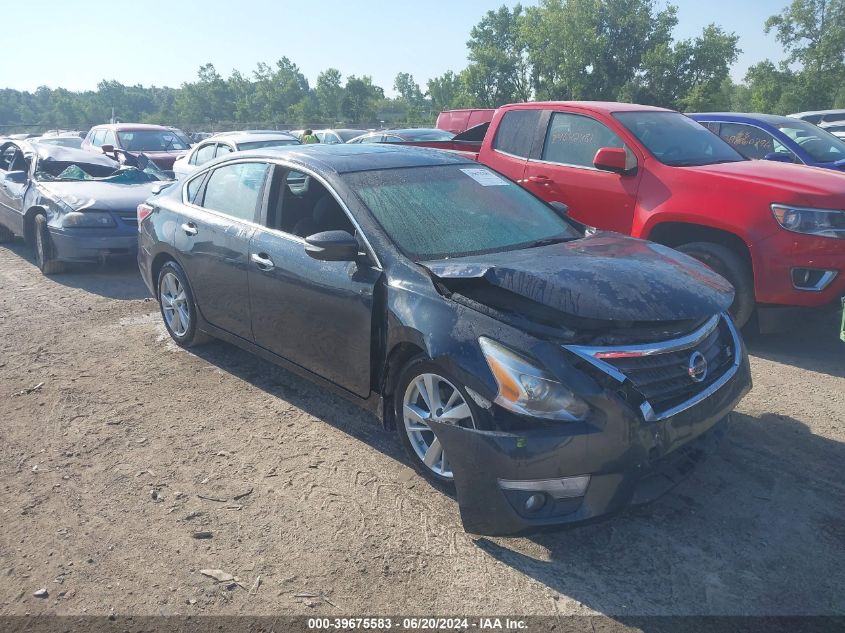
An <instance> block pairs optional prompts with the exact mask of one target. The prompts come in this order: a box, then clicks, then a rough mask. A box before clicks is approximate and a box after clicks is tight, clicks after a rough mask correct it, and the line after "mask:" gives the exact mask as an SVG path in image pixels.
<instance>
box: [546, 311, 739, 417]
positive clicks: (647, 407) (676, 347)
mask: <svg viewBox="0 0 845 633" xmlns="http://www.w3.org/2000/svg"><path fill="white" fill-rule="evenodd" d="M720 320H724V322H725V324H726V325H727V327H728V330H729V331H730V334H731V339H732V341H733V346H734V360H733V364H732V365H731V366H730V367H729V368H728V369H727V370H726V371H725V373H723V374H722V375H721V376H720V377H719V379H718V380H716V381H715V382H714V383H712V384H711V385H709V386H708V387H707V388H705V389H704V390H702V391H701V392H699V393H697V394H696V395H694V396H693V397H692V398H690V399H689V400H685V401H684V402H682V403H680V404H678V405H676V406H674V407H672V408H671V409H668V410H666V411H663V412H661V413H657V412H656V411H655V410H654V409H653V408H652V406H651V403H649V402H648V400H646V401H644V402H643V403H642V404H641V405H640V412H641V413H642V415H643V418H644V419H645V420H646V422H657V421H660V420H665V419H666V418H670V417H672V416H674V415H677V414H679V413H682V412H683V411H686V410H687V409H690V408H691V407H694V406H695V405H697V404H698V403H699V402H701V401H703V400H706V399H707V398H709V397H710V396H712V395H713V394H714V393H716V392H717V391H718V390H719V389H721V388H722V387H723V386H725V384H727V383H728V381H730V380H731V378H733V377H734V375H735V374H736V372H737V371H738V370H739V367H740V365H741V364H742V344H741V342H740V340H739V334H737V331H736V327H735V326H734V324H733V321H732V320H731V318H730V316H728V315H727V314H725V313H722V314H717V315H714V316H713V317H711V318H710V319H708V321H707V322H706V323H705V324H704V325H702V326H701V327H700V328H699V329H697V330H696V331H695V332H692V333H691V334H688V335H686V336H683V337H681V338H677V339H672V340H669V341H663V342H660V343H650V344H645V345H627V346H612V347H591V346H584V345H564V346H563V347H564V348H565V349H567V350H569V351H571V352H573V353H574V354H577V355H578V356H580V357H581V358H583V359H584V360H586V361H587V362H589V363H590V364H592V365H594V366H595V367H597V368H598V369H600V370H602V371H603V372H605V373H606V374H608V375H610V376H611V377H612V378H614V379H615V380H617V381H618V382H620V383H623V382H625V381H626V380H627V377H626V376H625V374H623V373H622V372H621V371H619V370H618V369H616V367H614V366H613V365H611V364H610V363H606V362H604V361H603V360H601V359H599V358H596V354H598V353H600V352H640V353H642V355H643V356H653V355H658V354H666V353H669V352H676V351H680V350H684V349H689V348H690V347H694V346H695V345H697V344H698V343H700V342H701V341H702V340H704V339H705V338H706V337H707V336H708V335H710V334H711V333H712V332H713V330H714V329H715V328H716V327H717V326H718V324H719V321H720Z"/></svg>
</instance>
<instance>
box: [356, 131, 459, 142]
mask: <svg viewBox="0 0 845 633" xmlns="http://www.w3.org/2000/svg"><path fill="white" fill-rule="evenodd" d="M454 137H455V135H454V134H452V133H451V132H446V131H445V130H438V129H436V128H407V129H401V130H380V131H376V132H367V133H366V134H362V135H361V136H357V137H355V138H353V139H351V140H349V141H347V143H411V142H415V141H451V140H452V139H453V138H454Z"/></svg>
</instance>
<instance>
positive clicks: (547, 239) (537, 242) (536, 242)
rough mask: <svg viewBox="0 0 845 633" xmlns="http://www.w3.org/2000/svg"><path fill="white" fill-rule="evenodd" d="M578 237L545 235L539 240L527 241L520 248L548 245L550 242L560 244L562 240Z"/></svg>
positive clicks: (568, 240)
mask: <svg viewBox="0 0 845 633" xmlns="http://www.w3.org/2000/svg"><path fill="white" fill-rule="evenodd" d="M575 239H578V238H576V237H570V236H562V235H561V236H558V237H545V238H543V239H541V240H534V241H533V242H529V243H528V244H526V245H525V246H523V247H522V248H538V247H540V246H549V245H551V244H560V243H562V242H571V241H572V240H575Z"/></svg>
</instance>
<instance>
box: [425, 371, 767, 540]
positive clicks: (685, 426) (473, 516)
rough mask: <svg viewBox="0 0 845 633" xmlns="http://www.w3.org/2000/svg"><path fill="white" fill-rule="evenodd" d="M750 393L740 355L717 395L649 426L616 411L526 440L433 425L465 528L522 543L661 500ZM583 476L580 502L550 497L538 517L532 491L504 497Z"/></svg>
mask: <svg viewBox="0 0 845 633" xmlns="http://www.w3.org/2000/svg"><path fill="white" fill-rule="evenodd" d="M750 388H751V372H750V369H749V365H748V358H747V356H744V355H743V360H742V362H741V364H740V366H739V368H738V369H737V371H736V373H735V374H734V375H733V376H732V378H731V379H730V380H729V381H728V382H727V383H725V384H724V385H722V386H721V387H720V388H719V389H718V390H717V391H716V392H715V393H713V394H712V395H710V396H709V397H708V398H707V399H705V400H703V401H701V402H699V403H697V404H696V405H695V406H693V407H690V408H688V409H686V410H684V411H681V412H680V413H678V414H676V415H674V416H671V417H668V418H664V419H661V420H658V421H654V422H649V421H647V420H646V418H645V417H644V416H643V414H642V413H641V412H640V411H636V410H635V409H633V408H631V407H629V406H626V405H624V404H622V403H620V404H619V405H618V406H617V407H615V409H614V410H613V411H612V412H606V413H605V415H604V416H603V417H602V419H600V420H596V421H591V420H587V421H585V422H581V423H561V424H560V425H559V426H555V427H550V428H546V429H541V430H531V431H526V432H525V433H513V432H499V431H479V430H475V429H466V428H462V427H458V426H452V425H447V424H443V423H438V422H429V424H430V425H431V427H432V429H433V430H434V432H435V434H436V435H437V437H438V439H439V440H440V442H441V444H442V446H443V448H444V450H445V451H446V453H447V454H448V455H449V462H450V464H451V465H452V471H453V473H454V476H455V485H456V488H457V494H458V504H459V506H460V511H461V519H462V521H463V524H464V528H465V529H466V530H467V531H468V532H472V533H476V534H486V535H510V534H519V533H525V532H531V531H536V530H539V529H541V528H547V527H554V526H563V525H567V524H574V523H581V522H585V521H591V520H595V519H598V518H601V517H604V516H607V515H610V514H613V513H616V512H619V511H621V510H623V509H625V508H626V507H628V506H630V505H634V504H638V503H643V502H647V501H651V500H652V499H655V498H657V497H658V496H660V495H661V494H663V493H665V492H667V491H668V490H670V489H671V488H672V487H673V486H675V485H676V484H677V483H679V482H680V481H681V480H682V479H683V478H684V477H685V476H686V475H687V474H688V473H689V472H690V471H691V470H692V468H693V467H694V466H695V464H696V463H698V462H699V461H701V459H702V458H703V457H704V456H706V454H707V453H708V452H710V451H712V449H713V447H714V446H715V445H716V444H717V443H718V442H717V440H718V439H719V438H720V437H721V436H722V435H723V434H724V431H725V426H726V418H727V417H728V416H729V414H730V412H731V411H732V410H733V408H734V407H735V406H736V404H737V403H738V402H739V401H740V399H741V398H742V397H743V396H744V395H745V394H746V393H747V392H748V391H749V389H750ZM583 475H590V481H589V484H588V486H587V489H586V492H585V493H584V494H583V496H579V497H564V498H558V499H555V498H554V497H552V496H547V497H546V498H545V502H544V504H543V505H542V507H541V508H540V509H539V510H535V511H527V510H525V503H526V502H527V500H528V497H529V496H530V495H531V492H529V491H515V490H505V489H503V487H502V483H501V482H502V480H506V481H508V482H513V481H519V482H527V481H536V480H550V479H561V478H572V477H579V476H583ZM528 487H530V485H529V486H528Z"/></svg>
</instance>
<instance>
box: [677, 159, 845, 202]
mask: <svg viewBox="0 0 845 633" xmlns="http://www.w3.org/2000/svg"><path fill="white" fill-rule="evenodd" d="M676 169H679V170H683V171H693V172H696V173H701V174H707V175H708V177H709V178H711V179H712V178H718V179H721V180H722V181H724V182H725V184H728V183H729V182H733V183H736V184H738V185H739V186H740V187H743V188H744V189H745V190H746V191H747V190H748V189H747V187H748V185H749V184H753V185H759V186H764V187H768V188H770V189H773V190H781V191H783V192H784V193H789V194H790V195H795V194H797V195H799V196H807V197H825V198H828V197H830V196H831V195H834V196H845V179H843V178H842V175H841V174H839V173H837V172H836V171H835V170H832V169H808V168H807V166H805V165H794V164H790V163H778V162H775V161H770V160H744V161H739V162H735V163H722V164H717V165H703V166H701V167H677V168H676ZM709 182H710V184H709V186H711V187H718V186H719V185H718V184H712V183H713V181H712V180H710V181H709Z"/></svg>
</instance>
